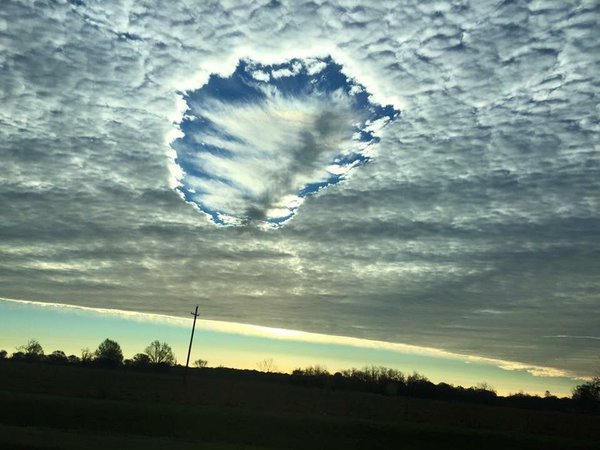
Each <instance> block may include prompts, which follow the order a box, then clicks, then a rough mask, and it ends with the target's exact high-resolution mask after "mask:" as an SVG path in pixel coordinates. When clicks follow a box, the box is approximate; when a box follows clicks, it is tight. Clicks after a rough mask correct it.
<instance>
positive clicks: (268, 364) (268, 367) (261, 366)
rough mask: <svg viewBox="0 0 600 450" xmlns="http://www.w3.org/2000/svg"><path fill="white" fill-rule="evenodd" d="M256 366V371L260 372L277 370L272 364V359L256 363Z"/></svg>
mask: <svg viewBox="0 0 600 450" xmlns="http://www.w3.org/2000/svg"><path fill="white" fill-rule="evenodd" d="M256 365H257V366H258V370H260V371H261V372H266V373H270V372H275V371H276V370H277V366H276V365H275V364H274V362H273V358H265V359H263V360H262V361H259V362H257V363H256Z"/></svg>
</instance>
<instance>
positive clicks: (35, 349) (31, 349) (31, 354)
mask: <svg viewBox="0 0 600 450" xmlns="http://www.w3.org/2000/svg"><path fill="white" fill-rule="evenodd" d="M17 350H19V351H20V352H22V353H23V355H24V357H25V359H30V360H37V359H41V358H42V357H43V356H44V349H43V348H42V346H41V345H40V343H39V342H38V341H36V340H35V339H30V340H29V341H28V342H27V344H25V345H21V346H19V347H17Z"/></svg>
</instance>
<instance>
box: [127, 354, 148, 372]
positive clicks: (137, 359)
mask: <svg viewBox="0 0 600 450" xmlns="http://www.w3.org/2000/svg"><path fill="white" fill-rule="evenodd" d="M151 362H152V361H151V359H150V356H148V355H147V354H146V353H136V354H135V355H133V358H132V360H131V365H132V366H133V367H138V368H144V367H148V366H149V365H150V363H151Z"/></svg>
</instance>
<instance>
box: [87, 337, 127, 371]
mask: <svg viewBox="0 0 600 450" xmlns="http://www.w3.org/2000/svg"><path fill="white" fill-rule="evenodd" d="M94 356H95V358H94V363H95V364H98V365H100V366H105V367H116V366H120V365H121V364H122V363H123V351H122V350H121V346H120V345H119V344H118V343H117V342H115V341H112V340H110V339H105V340H104V341H103V342H102V343H101V344H100V345H99V346H98V348H97V349H96V351H95V352H94Z"/></svg>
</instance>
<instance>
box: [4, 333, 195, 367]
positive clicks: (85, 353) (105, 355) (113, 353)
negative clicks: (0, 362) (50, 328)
mask: <svg viewBox="0 0 600 450" xmlns="http://www.w3.org/2000/svg"><path fill="white" fill-rule="evenodd" d="M16 350H17V351H16V352H14V353H13V354H12V356H11V357H10V359H12V360H14V361H31V362H48V363H54V364H77V365H93V366H98V367H120V366H129V367H137V368H149V367H171V366H174V365H175V364H177V359H176V358H175V354H174V353H173V349H172V348H171V346H170V345H169V344H167V343H166V342H160V341H152V342H151V343H150V344H149V345H148V346H147V347H146V348H145V349H144V352H142V353H136V354H135V355H134V356H133V358H131V359H125V358H124V357H123V351H122V350H121V346H120V345H119V343H118V342H116V341H113V340H112V339H108V338H107V339H105V340H104V341H102V342H101V343H100V344H99V345H98V348H97V349H96V350H95V351H91V350H90V349H89V348H83V349H81V354H80V355H79V356H78V355H68V356H67V355H66V354H65V352H63V351H62V350H55V351H53V352H52V353H50V354H45V353H44V349H43V347H42V345H41V344H40V343H39V342H38V341H37V340H35V339H30V340H29V341H28V342H27V343H26V344H24V345H21V346H19V347H17V349H16ZM7 357H8V352H7V351H6V350H0V359H5V358H7ZM196 365H197V366H198V367H204V366H205V365H206V361H204V360H197V361H196Z"/></svg>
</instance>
